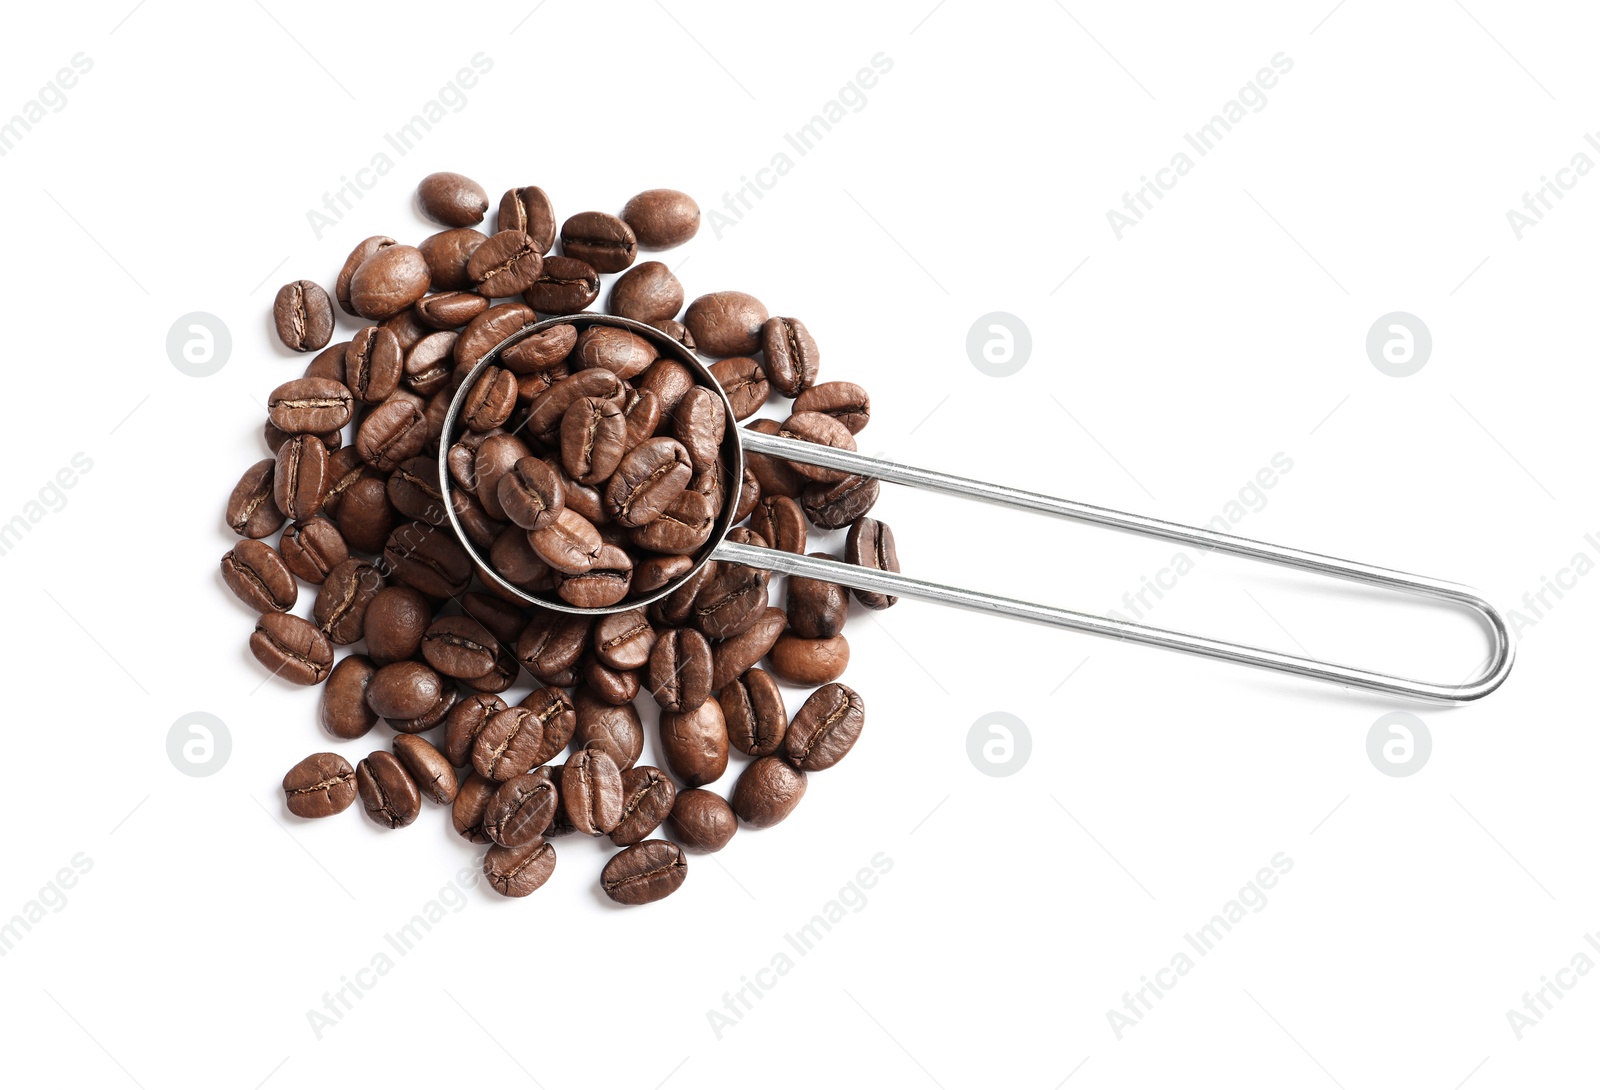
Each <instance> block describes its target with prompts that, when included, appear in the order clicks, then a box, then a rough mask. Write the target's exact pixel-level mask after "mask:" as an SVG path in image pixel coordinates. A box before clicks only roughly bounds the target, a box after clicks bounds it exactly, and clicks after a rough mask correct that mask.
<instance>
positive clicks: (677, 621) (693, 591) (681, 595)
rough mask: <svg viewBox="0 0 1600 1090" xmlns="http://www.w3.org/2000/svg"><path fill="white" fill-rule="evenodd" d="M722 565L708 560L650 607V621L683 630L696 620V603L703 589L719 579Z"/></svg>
mask: <svg viewBox="0 0 1600 1090" xmlns="http://www.w3.org/2000/svg"><path fill="white" fill-rule="evenodd" d="M721 568H722V565H721V564H719V563H718V562H717V561H715V560H708V561H706V562H705V563H704V564H702V565H701V566H700V567H699V569H698V570H696V571H694V572H693V573H692V574H690V576H689V577H688V578H687V579H685V580H684V581H683V584H682V585H681V586H679V587H678V589H677V590H674V591H673V592H672V593H671V594H669V595H667V596H666V597H665V598H663V599H661V601H659V602H657V603H656V604H655V605H653V606H651V607H650V619H651V620H653V621H655V622H656V623H657V624H662V625H666V626H668V627H673V628H681V627H683V626H684V625H687V624H690V623H691V622H692V621H693V620H694V601H695V598H696V597H697V596H698V595H699V593H700V591H701V589H702V588H703V587H704V586H705V585H706V584H707V583H709V582H711V580H713V579H715V578H716V577H717V572H718V571H720V570H721Z"/></svg>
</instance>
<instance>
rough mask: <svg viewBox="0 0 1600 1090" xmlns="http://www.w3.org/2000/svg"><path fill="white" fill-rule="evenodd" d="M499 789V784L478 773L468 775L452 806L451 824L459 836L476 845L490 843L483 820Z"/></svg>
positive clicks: (462, 782)
mask: <svg viewBox="0 0 1600 1090" xmlns="http://www.w3.org/2000/svg"><path fill="white" fill-rule="evenodd" d="M498 787H499V785H498V784H496V783H493V782H491V781H489V780H486V779H484V778H483V777H482V776H480V775H478V774H477V773H476V772H468V773H467V777H466V779H464V780H462V781H461V787H460V788H459V789H458V790H457V791H456V801H455V802H453V803H452V804H451V805H450V824H451V825H453V826H455V830H456V833H457V835H459V836H464V837H466V838H467V839H468V840H470V841H472V843H474V844H487V843H489V834H488V833H487V832H485V831H484V828H483V819H484V817H485V816H486V814H487V813H488V810H489V800H490V799H492V798H494V795H495V791H496V789H497V788H498Z"/></svg>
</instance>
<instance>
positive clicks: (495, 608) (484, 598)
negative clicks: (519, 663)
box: [461, 591, 527, 647]
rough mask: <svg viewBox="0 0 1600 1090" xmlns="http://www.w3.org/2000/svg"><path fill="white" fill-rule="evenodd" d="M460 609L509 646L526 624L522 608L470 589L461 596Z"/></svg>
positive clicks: (515, 640) (513, 642)
mask: <svg viewBox="0 0 1600 1090" xmlns="http://www.w3.org/2000/svg"><path fill="white" fill-rule="evenodd" d="M461 610H462V612H463V613H465V614H466V615H467V616H468V617H471V618H472V619H473V620H475V621H477V622H478V623H479V624H481V625H483V627H484V628H487V629H488V630H489V631H490V632H491V633H492V634H493V635H494V638H495V639H496V640H498V641H499V642H500V643H502V644H504V645H506V646H507V647H510V646H512V645H514V644H515V643H516V642H517V637H518V636H519V635H521V634H522V629H523V627H524V625H526V624H527V620H526V618H525V617H524V616H523V613H522V610H520V609H518V608H517V607H516V606H514V605H509V604H507V603H505V602H502V601H500V600H499V599H498V598H491V597H489V596H488V595H487V594H479V593H478V592H477V591H471V592H469V593H467V594H465V595H463V596H462V598H461Z"/></svg>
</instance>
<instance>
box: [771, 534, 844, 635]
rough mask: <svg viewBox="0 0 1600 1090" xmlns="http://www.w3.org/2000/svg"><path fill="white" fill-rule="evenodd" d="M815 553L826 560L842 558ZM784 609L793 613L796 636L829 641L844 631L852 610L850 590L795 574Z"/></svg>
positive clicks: (792, 626) (791, 614) (792, 621)
mask: <svg viewBox="0 0 1600 1090" xmlns="http://www.w3.org/2000/svg"><path fill="white" fill-rule="evenodd" d="M811 555H812V556H814V557H818V558H820V559H822V560H837V559H838V557H835V556H829V555H828V554H827V553H812V554H811ZM784 608H785V610H786V611H787V612H788V614H789V627H791V628H793V629H794V634H795V635H796V636H802V637H804V638H806V639H809V640H825V639H829V638H831V637H833V636H837V635H838V634H839V633H841V632H843V631H844V622H845V617H846V616H848V615H849V612H850V592H849V590H847V589H846V588H845V587H843V586H841V585H839V584H838V583H830V582H828V581H827V580H825V579H812V578H810V577H808V576H804V575H791V576H790V577H789V589H788V597H787V598H786V599H785V600H784Z"/></svg>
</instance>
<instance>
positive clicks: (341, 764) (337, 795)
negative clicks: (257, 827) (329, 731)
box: [283, 753, 356, 818]
mask: <svg viewBox="0 0 1600 1090" xmlns="http://www.w3.org/2000/svg"><path fill="white" fill-rule="evenodd" d="M283 798H284V802H285V803H286V804H287V805H288V807H289V812H290V813H291V814H293V815H294V816H295V817H303V818H320V817H331V816H333V815H334V814H337V813H339V812H341V811H343V810H346V809H348V808H349V806H350V804H351V803H352V802H355V801H356V770H355V769H353V768H351V767H350V762H349V761H347V760H345V759H344V758H343V757H341V756H339V755H338V754H337V753H313V754H312V755H311V756H309V757H307V758H306V759H305V760H303V761H301V762H300V763H299V764H297V765H295V766H294V767H293V768H291V769H290V770H289V771H288V773H287V774H285V775H284V777H283Z"/></svg>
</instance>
